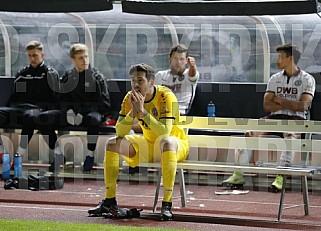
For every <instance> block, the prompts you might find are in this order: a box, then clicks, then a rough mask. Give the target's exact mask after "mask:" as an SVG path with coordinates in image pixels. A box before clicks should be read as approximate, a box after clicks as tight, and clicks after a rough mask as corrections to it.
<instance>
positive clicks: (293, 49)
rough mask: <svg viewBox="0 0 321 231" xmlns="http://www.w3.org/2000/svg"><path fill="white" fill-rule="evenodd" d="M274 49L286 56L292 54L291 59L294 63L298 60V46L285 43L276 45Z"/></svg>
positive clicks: (299, 55) (299, 54)
mask: <svg viewBox="0 0 321 231" xmlns="http://www.w3.org/2000/svg"><path fill="white" fill-rule="evenodd" d="M276 51H277V52H284V53H285V54H286V55H287V56H288V57H289V56H293V60H294V63H295V64H297V63H298V62H299V59H300V57H301V52H300V51H299V48H298V47H297V46H294V45H292V44H285V45H281V46H278V47H277V48H276Z"/></svg>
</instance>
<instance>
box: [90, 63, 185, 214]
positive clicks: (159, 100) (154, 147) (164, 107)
mask: <svg viewBox="0 0 321 231" xmlns="http://www.w3.org/2000/svg"><path fill="white" fill-rule="evenodd" d="M129 74H130V75H131V87H132V90H131V91H130V92H128V93H127V95H126V96H125V98H124V100H123V102H122V106H121V110H120V113H119V118H118V121H117V124H116V135H117V136H116V137H113V138H111V139H109V140H108V142H107V149H106V154H105V161H104V165H105V168H104V170H105V175H104V177H105V184H106V198H105V199H104V200H103V201H102V202H101V203H100V204H99V205H98V206H97V207H96V208H94V209H90V210H88V213H89V214H90V215H96V216H100V215H103V214H106V213H112V214H118V215H120V216H121V215H122V212H123V211H122V209H121V208H119V207H117V201H116V181H117V178H118V173H119V154H121V155H122V156H123V158H124V159H125V161H127V162H128V164H129V166H131V167H136V166H137V165H139V163H140V162H158V161H161V163H162V175H163V186H164V197H163V202H162V209H161V218H162V219H163V220H171V219H172V216H173V214H172V211H171V207H172V193H173V187H174V182H175V175H176V168H177V162H180V161H183V160H185V159H186V157H187V155H188V152H189V143H188V139H187V137H186V135H185V132H184V131H183V129H182V128H180V127H179V126H178V122H179V108H178V103H177V99H176V96H175V95H174V93H173V92H172V91H171V90H170V89H169V88H167V87H164V86H158V85H154V79H155V71H154V70H153V68H152V67H150V66H149V65H147V64H136V65H133V66H131V67H130V70H129ZM135 118H136V119H137V120H138V121H139V124H140V126H141V128H142V130H143V134H142V135H141V134H134V135H128V132H129V131H130V129H131V127H132V124H133V121H134V119H135ZM116 216H117V215H116Z"/></svg>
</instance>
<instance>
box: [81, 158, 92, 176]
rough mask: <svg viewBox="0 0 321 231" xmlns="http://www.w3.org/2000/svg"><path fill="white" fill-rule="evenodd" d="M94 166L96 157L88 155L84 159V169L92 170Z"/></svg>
mask: <svg viewBox="0 0 321 231" xmlns="http://www.w3.org/2000/svg"><path fill="white" fill-rule="evenodd" d="M93 166H94V157H91V156H86V159H85V161H84V166H83V171H84V172H87V171H91V170H92V169H93Z"/></svg>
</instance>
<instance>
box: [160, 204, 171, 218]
mask: <svg viewBox="0 0 321 231" xmlns="http://www.w3.org/2000/svg"><path fill="white" fill-rule="evenodd" d="M161 219H162V221H170V220H172V219H173V213H172V202H164V201H163V202H162V209H161Z"/></svg>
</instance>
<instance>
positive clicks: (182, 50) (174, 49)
mask: <svg viewBox="0 0 321 231" xmlns="http://www.w3.org/2000/svg"><path fill="white" fill-rule="evenodd" d="M174 52H176V53H186V57H188V49H187V47H186V46H184V45H183V44H179V45H176V46H174V47H172V49H171V52H170V53H169V57H172V55H173V53H174Z"/></svg>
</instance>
